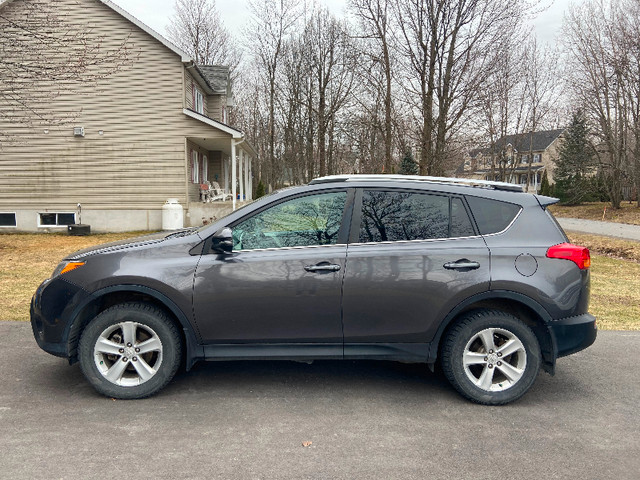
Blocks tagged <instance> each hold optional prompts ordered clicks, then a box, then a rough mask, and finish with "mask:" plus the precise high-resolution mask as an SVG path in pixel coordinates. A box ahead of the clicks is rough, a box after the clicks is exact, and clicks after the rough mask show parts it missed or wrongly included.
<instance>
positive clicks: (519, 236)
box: [31, 175, 596, 405]
mask: <svg viewBox="0 0 640 480" xmlns="http://www.w3.org/2000/svg"><path fill="white" fill-rule="evenodd" d="M556 201H557V200H556V199H553V198H548V197H543V196H539V195H531V194H527V193H523V192H522V189H521V187H519V186H517V185H512V184H506V183H498V182H483V181H465V180H459V179H445V178H432V177H408V176H392V175H370V176H365V175H352V176H331V177H323V178H318V179H316V180H313V181H312V182H311V183H309V185H305V186H301V187H294V188H288V189H284V190H280V191H277V192H274V193H273V194H271V195H268V196H266V197H263V198H261V199H259V200H257V201H256V202H254V203H252V204H250V205H248V206H246V207H244V208H241V209H239V210H237V211H235V212H233V213H232V214H230V215H229V216H227V217H225V218H223V219H221V220H219V221H217V222H216V223H214V224H212V225H207V226H204V227H202V228H200V229H188V230H184V231H179V232H175V233H170V234H167V233H166V232H165V233H162V234H156V235H150V236H146V237H142V238H140V239H136V240H128V241H125V242H119V243H113V244H108V245H103V246H99V247H95V248H91V249H87V250H83V251H80V252H77V253H74V254H72V255H69V256H68V257H67V258H66V259H64V261H63V262H62V263H61V264H60V265H59V266H58V268H57V269H56V270H55V272H54V273H53V275H52V277H51V278H50V279H48V280H46V281H45V282H44V283H43V284H42V285H41V286H40V287H39V288H38V290H37V291H36V293H35V295H34V297H33V300H32V302H31V323H32V326H33V333H34V335H35V338H36V340H37V342H38V344H39V345H40V347H41V348H43V349H44V350H46V351H47V352H49V353H52V354H54V355H58V356H61V357H65V358H68V359H69V361H70V363H74V362H76V361H79V362H80V367H81V369H82V372H83V373H84V375H85V376H86V378H87V380H88V381H89V382H90V383H91V384H92V385H93V386H94V387H95V388H96V389H97V390H98V391H99V392H100V393H102V394H104V395H107V396H110V397H115V398H141V397H146V396H149V395H152V394H154V393H156V392H157V391H158V390H160V389H161V388H162V387H164V386H165V385H166V384H167V383H168V382H169V381H170V380H171V379H172V378H173V376H174V375H175V373H176V371H177V370H178V368H179V367H180V366H181V365H182V366H183V368H186V369H187V370H188V369H190V368H191V366H192V365H193V364H194V362H196V361H197V360H239V359H243V360H246V359H286V360H304V361H308V360H316V359H378V360H380V359H381V360H396V361H401V362H420V363H425V364H427V365H428V366H429V367H430V368H431V369H433V366H434V365H435V364H436V362H438V361H439V362H440V364H441V366H442V370H443V371H444V374H445V375H446V377H447V378H448V379H449V381H450V382H451V384H452V385H453V386H454V388H456V389H457V390H458V391H459V392H460V393H461V394H462V395H464V396H465V397H467V398H468V399H470V400H472V401H475V402H478V403H482V404H488V405H500V404H505V403H508V402H511V401H513V400H515V399H517V398H519V397H520V396H522V395H523V394H524V393H525V392H526V391H527V390H528V389H529V388H530V387H531V385H532V384H533V382H534V381H535V379H536V376H537V375H538V372H539V370H540V368H542V369H544V370H545V371H547V372H549V373H551V374H553V372H554V367H555V362H556V359H557V358H558V357H561V356H564V355H569V354H571V353H574V352H577V351H579V350H582V349H584V348H586V347H588V346H589V345H591V344H592V343H593V342H594V340H595V338H596V322H595V317H593V316H592V315H590V314H589V313H588V306H589V264H590V257H589V251H588V250H587V249H586V248H583V247H578V246H575V245H571V244H569V243H568V240H567V237H566V235H565V234H564V232H563V231H562V229H561V228H560V226H559V225H558V224H557V222H556V221H555V220H554V218H553V216H552V215H551V213H550V212H549V211H548V210H547V208H546V207H547V206H548V205H550V204H552V203H554V202H556Z"/></svg>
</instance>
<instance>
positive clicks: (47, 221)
mask: <svg viewBox="0 0 640 480" xmlns="http://www.w3.org/2000/svg"><path fill="white" fill-rule="evenodd" d="M75 223H76V214H75V213H69V212H55V213H53V212H47V213H39V214H38V227H66V226H67V225H73V224H75Z"/></svg>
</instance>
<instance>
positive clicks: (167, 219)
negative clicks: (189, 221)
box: [162, 198, 184, 230]
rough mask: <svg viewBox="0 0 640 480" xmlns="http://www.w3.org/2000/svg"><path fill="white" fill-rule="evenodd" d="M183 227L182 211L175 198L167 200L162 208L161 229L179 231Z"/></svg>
mask: <svg viewBox="0 0 640 480" xmlns="http://www.w3.org/2000/svg"><path fill="white" fill-rule="evenodd" d="M183 227H184V210H183V208H182V205H180V202H178V199H177V198H169V199H167V201H166V202H165V204H164V205H163V206H162V229H163V230H180V229H181V228H183Z"/></svg>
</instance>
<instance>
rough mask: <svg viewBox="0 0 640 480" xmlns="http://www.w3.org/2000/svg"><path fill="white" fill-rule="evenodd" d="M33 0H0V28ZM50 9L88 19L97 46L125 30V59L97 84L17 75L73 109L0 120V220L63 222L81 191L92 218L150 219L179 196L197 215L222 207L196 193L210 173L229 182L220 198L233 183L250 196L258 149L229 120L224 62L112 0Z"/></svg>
mask: <svg viewBox="0 0 640 480" xmlns="http://www.w3.org/2000/svg"><path fill="white" fill-rule="evenodd" d="M34 1H35V2H36V3H37V2H38V1H39V2H42V0H5V1H4V2H0V13H1V15H0V30H2V29H5V28H11V27H10V25H11V22H13V21H14V20H16V19H17V20H20V19H21V16H22V17H23V18H24V17H25V7H26V4H27V3H30V4H33V3H34ZM56 14H57V15H58V16H59V18H60V19H61V21H62V22H69V24H70V25H75V26H78V25H82V26H85V28H87V29H90V31H91V32H92V34H93V35H94V36H97V37H99V38H100V39H101V43H100V45H99V47H100V48H102V49H108V48H109V47H110V46H117V45H119V44H121V43H122V41H123V39H125V42H126V47H127V51H128V52H129V54H130V61H129V62H128V64H127V65H126V66H124V67H123V68H120V69H118V70H117V71H115V72H111V74H109V75H108V76H105V77H104V78H103V79H100V80H98V81H96V82H95V83H94V84H92V85H74V86H73V88H71V89H65V88H62V89H61V88H60V86H59V85H55V84H54V85H28V84H24V85H23V86H22V87H21V88H24V89H26V91H27V93H29V92H31V91H32V90H33V89H47V88H48V89H53V90H56V89H57V90H60V93H59V94H57V93H56V94H53V95H51V96H50V98H51V100H50V102H51V103H50V104H48V105H43V108H46V109H47V110H49V111H66V110H69V111H70V112H71V113H72V114H73V119H72V122H70V123H68V124H62V125H60V124H58V125H51V126H48V125H46V124H44V125H43V124H42V123H41V122H39V123H37V122H34V123H33V125H25V124H24V123H22V124H20V123H18V122H14V123H11V122H6V121H5V122H4V123H1V122H2V120H0V132H3V133H4V134H5V135H8V136H10V137H11V138H12V141H11V142H10V143H9V144H5V145H3V146H2V149H1V150H0V231H6V230H11V229H15V230H22V231H38V230H43V229H49V230H51V229H56V228H65V226H66V225H67V224H69V223H77V222H78V218H77V216H76V206H77V204H78V203H80V204H81V205H82V222H83V223H85V224H90V225H91V227H92V229H93V230H96V231H126V230H145V229H150V230H155V229H160V228H161V224H162V206H163V205H164V203H165V201H166V200H167V199H169V198H176V199H177V200H178V201H179V202H180V203H181V205H182V206H183V207H184V211H185V224H186V225H201V224H202V222H203V219H206V220H209V219H210V218H211V217H213V216H214V215H215V212H219V211H220V205H219V204H216V205H215V206H214V204H213V203H207V204H204V203H202V202H201V201H200V198H201V197H200V189H201V185H203V184H205V185H206V182H207V181H210V182H217V183H219V185H220V187H221V188H222V189H224V190H225V191H226V192H228V193H232V194H233V201H229V202H228V203H227V205H228V208H227V210H230V209H231V207H232V206H233V207H235V202H236V195H239V199H240V200H243V199H247V200H249V199H251V191H252V173H251V172H252V160H253V159H254V157H255V155H256V153H255V151H254V149H253V148H252V147H251V145H250V144H249V143H248V142H247V141H246V139H245V135H244V133H243V132H242V131H240V130H239V129H237V128H235V127H233V126H231V125H229V124H228V110H229V108H230V107H231V106H232V105H233V97H232V92H231V82H230V78H229V69H228V68H227V67H221V66H201V65H196V64H195V63H194V62H193V60H192V59H191V57H190V56H189V55H187V54H186V53H185V52H183V51H181V50H180V49H178V48H177V47H176V46H174V45H173V44H172V43H170V42H169V41H167V40H166V39H165V38H163V37H162V36H161V35H159V34H158V33H156V32H155V31H153V30H152V29H151V28H149V27H147V26H146V25H144V24H143V23H142V22H140V21H139V20H138V19H136V18H134V17H133V16H132V15H130V14H129V13H127V12H126V11H124V10H122V9H121V8H120V7H118V6H117V5H115V4H113V3H112V2H110V1H108V0H59V1H57V2H56ZM0 38H1V37H0ZM32 41H33V42H36V41H37V39H36V38H35V36H34V38H33V39H32ZM0 42H2V40H1V39H0ZM10 48H11V46H8V45H0V51H8V50H7V49H10ZM89 48H91V46H89ZM114 48H115V47H114ZM47 55H50V53H48V54H47ZM25 61H28V60H25ZM46 61H51V62H55V58H51V57H46ZM0 83H1V82H0ZM53 90H52V91H53ZM43 98H47V97H46V96H44V97H43ZM0 108H2V105H0ZM236 192H237V193H236ZM228 198H231V195H228ZM216 207H217V208H218V210H215V211H214V210H213V209H214V208H216Z"/></svg>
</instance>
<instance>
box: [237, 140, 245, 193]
mask: <svg viewBox="0 0 640 480" xmlns="http://www.w3.org/2000/svg"><path fill="white" fill-rule="evenodd" d="M238 156H239V157H240V158H239V160H240V201H241V202H242V201H244V150H242V149H240V155H238Z"/></svg>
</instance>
